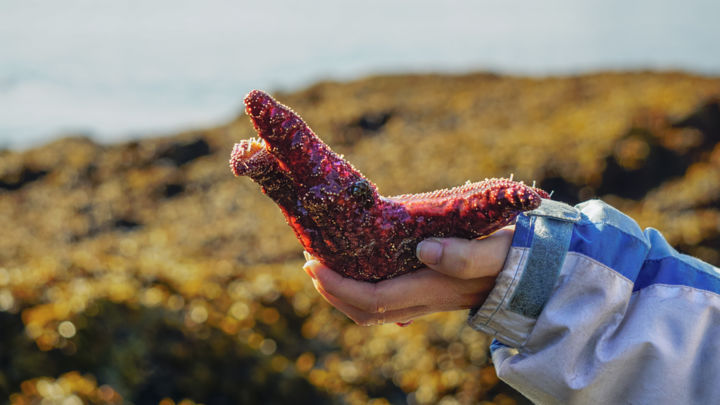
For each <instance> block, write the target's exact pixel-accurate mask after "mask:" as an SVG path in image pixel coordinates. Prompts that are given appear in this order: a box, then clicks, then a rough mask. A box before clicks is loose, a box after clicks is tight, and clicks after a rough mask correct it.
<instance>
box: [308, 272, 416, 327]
mask: <svg viewBox="0 0 720 405" xmlns="http://www.w3.org/2000/svg"><path fill="white" fill-rule="evenodd" d="M313 283H314V284H315V289H316V290H317V291H318V292H319V293H320V295H321V296H322V297H323V298H325V300H326V301H327V302H328V303H329V304H330V305H332V306H334V307H335V308H336V309H338V310H339V311H340V312H342V313H344V314H345V315H347V317H348V318H350V319H352V320H353V321H354V322H355V323H357V324H358V325H363V326H372V325H382V324H385V323H391V322H395V323H403V324H406V323H408V322H409V320H412V319H413V318H416V317H418V316H421V315H425V314H427V313H429V312H430V311H429V308H428V307H422V306H418V307H411V308H403V309H399V310H394V311H383V312H374V313H373V312H366V311H364V310H362V309H360V308H357V307H354V306H352V305H350V304H348V303H347V302H345V301H343V300H341V299H340V298H338V297H335V296H334V295H332V294H330V293H329V292H327V291H325V290H324V289H323V288H322V287H321V286H320V284H319V283H318V282H317V280H313Z"/></svg>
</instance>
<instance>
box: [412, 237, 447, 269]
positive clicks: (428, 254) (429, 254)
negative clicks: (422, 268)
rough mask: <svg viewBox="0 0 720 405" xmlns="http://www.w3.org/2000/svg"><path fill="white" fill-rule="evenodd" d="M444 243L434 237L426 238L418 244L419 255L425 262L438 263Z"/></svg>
mask: <svg viewBox="0 0 720 405" xmlns="http://www.w3.org/2000/svg"><path fill="white" fill-rule="evenodd" d="M442 251H443V245H442V244H441V243H440V242H437V241H434V240H432V239H428V240H424V241H422V242H420V244H418V247H417V252H416V254H417V257H418V259H420V261H422V262H423V263H425V264H438V263H440V257H441V256H442Z"/></svg>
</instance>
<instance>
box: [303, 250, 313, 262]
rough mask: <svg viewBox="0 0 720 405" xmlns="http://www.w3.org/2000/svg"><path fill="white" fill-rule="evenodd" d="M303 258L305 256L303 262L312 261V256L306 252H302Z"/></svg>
mask: <svg viewBox="0 0 720 405" xmlns="http://www.w3.org/2000/svg"><path fill="white" fill-rule="evenodd" d="M303 256H305V260H307V261H310V260H312V256H310V253H308V252H307V250H303Z"/></svg>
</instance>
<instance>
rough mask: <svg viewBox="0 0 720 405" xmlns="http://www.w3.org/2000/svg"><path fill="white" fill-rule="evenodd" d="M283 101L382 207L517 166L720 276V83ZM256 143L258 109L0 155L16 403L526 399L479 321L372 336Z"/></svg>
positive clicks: (664, 81)
mask: <svg viewBox="0 0 720 405" xmlns="http://www.w3.org/2000/svg"><path fill="white" fill-rule="evenodd" d="M242 96H243V95H238V99H240V98H241V97H242ZM274 96H276V98H277V99H278V100H279V101H281V102H283V103H285V104H287V105H290V106H292V107H293V109H294V110H295V111H297V112H298V113H300V115H302V116H303V118H304V119H305V120H306V121H307V122H308V123H309V124H310V125H311V126H312V128H313V129H314V130H315V132H316V133H317V134H318V135H319V136H320V137H321V138H323V139H324V140H325V142H326V143H328V144H329V145H330V146H331V147H332V148H333V149H335V150H336V151H337V152H339V153H342V154H344V155H345V156H346V157H347V158H348V160H350V161H351V162H352V163H353V164H354V165H355V166H356V167H357V168H359V169H360V170H361V171H363V172H364V173H365V174H366V175H367V177H368V178H370V179H372V180H373V181H374V182H376V183H377V184H378V186H379V187H380V190H381V192H382V193H383V194H386V195H393V194H402V193H411V192H420V191H426V190H432V189H436V188H442V187H449V186H454V185H458V184H461V183H464V182H465V181H466V180H477V179H482V178H485V177H493V176H505V177H507V176H509V175H510V174H513V175H514V177H515V179H520V180H524V181H526V182H533V181H535V182H536V183H537V184H538V185H539V186H540V187H542V188H544V189H546V190H552V191H554V194H553V198H554V199H557V200H562V201H566V202H570V203H576V202H579V201H581V200H586V199H589V198H602V199H605V200H606V201H608V202H610V203H612V204H614V205H615V206H616V207H618V208H620V209H621V210H623V211H625V212H627V213H629V214H630V215H631V216H633V217H634V218H635V219H636V220H637V221H638V222H639V223H640V225H641V226H644V227H647V226H652V227H655V228H658V229H660V230H661V231H663V232H664V233H665V235H666V236H667V238H668V240H669V241H670V242H671V243H672V244H673V245H674V246H675V247H677V248H678V249H679V250H681V251H683V252H685V253H688V254H691V255H695V256H698V257H700V258H702V259H704V260H706V261H708V262H710V263H712V264H714V265H720V78H716V77H700V76H693V75H689V74H685V73H679V72H666V73H658V72H630V73H597V74H589V75H583V76H572V77H548V78H521V77H509V76H501V75H495V74H485V73H480V74H470V75H463V76H441V75H404V76H381V77H371V78H367V79H363V80H358V81H354V82H347V83H335V82H323V83H318V84H316V85H314V86H312V87H310V88H307V89H305V90H302V91H298V92H296V93H292V94H278V93H275V94H274ZM253 133H254V132H253V131H252V128H251V127H250V124H249V121H248V119H247V117H245V116H244V115H242V114H240V115H238V117H237V118H236V119H235V120H233V121H232V122H229V123H226V124H224V125H221V126H218V127H215V128H209V129H206V130H198V131H188V132H185V133H181V134H178V135H176V136H171V137H163V138H156V139H146V140H141V141H135V142H127V143H123V144H116V145H99V144H96V143H94V142H92V141H91V140H89V139H84V138H66V139H61V140H58V141H55V142H52V143H49V144H47V145H44V146H42V147H38V148H35V149H31V150H27V151H24V152H12V151H0V224H2V232H0V330H1V331H2V332H0V364H2V365H3V366H2V367H0V396H4V397H8V398H10V402H12V403H16V404H34V403H40V402H39V401H41V400H42V399H43V398H51V399H53V398H54V399H58V398H60V400H62V399H63V398H71V400H73V401H80V402H69V403H97V404H100V403H117V404H120V403H137V404H141V403H142V404H144V403H162V404H164V405H168V404H174V403H184V404H191V403H207V404H214V403H218V404H223V403H228V404H230V403H286V402H288V401H290V400H292V401H293V402H294V403H305V402H306V403H351V404H353V403H374V404H385V403H405V402H412V403H418V404H425V403H428V404H429V403H446V404H456V403H457V404H472V403H478V402H481V401H491V402H495V403H505V404H507V403H515V402H522V401H523V400H522V398H521V397H519V396H518V395H517V394H515V393H514V392H513V391H512V390H511V389H510V388H509V387H507V386H504V385H502V384H499V383H498V381H497V378H496V377H495V375H494V371H493V369H492V367H491V365H490V364H489V363H488V359H487V338H486V337H485V336H482V335H480V334H478V333H477V332H474V331H472V330H470V329H469V328H467V327H465V326H464V314H460V313H458V314H450V315H447V314H440V315H435V316H430V317H427V319H423V320H419V321H416V322H415V323H414V324H413V325H412V326H411V327H407V328H396V327H394V326H392V325H386V326H382V327H377V328H363V327H359V326H356V325H354V324H352V323H351V322H349V321H348V320H347V319H345V318H344V317H343V316H342V315H341V314H339V313H338V312H336V311H334V310H332V309H331V308H330V307H329V306H328V305H327V304H326V303H325V302H324V301H322V299H320V297H319V296H318V295H317V294H316V293H315V291H314V290H313V288H312V285H311V283H310V282H309V280H308V279H306V275H305V273H304V272H302V271H301V270H300V267H301V265H302V261H303V259H302V254H301V247H300V245H299V243H298V242H297V241H296V240H295V236H294V234H293V232H292V231H291V230H290V228H288V227H287V225H286V224H285V223H284V220H283V217H282V215H281V213H280V211H279V210H278V209H277V207H276V206H275V205H274V204H273V203H272V202H271V201H270V200H269V199H268V198H266V197H264V196H263V195H262V194H261V193H260V191H259V189H258V187H257V186H256V185H255V184H253V183H252V182H251V181H250V180H248V179H246V178H241V179H237V178H234V177H233V176H232V174H231V172H230V170H229V168H228V165H227V160H228V157H229V154H230V150H231V149H232V146H233V143H234V142H235V141H237V140H239V139H243V138H248V137H250V136H252V135H253ZM163 401H164V402H163ZM182 401H185V402H182ZM58 403H60V402H58Z"/></svg>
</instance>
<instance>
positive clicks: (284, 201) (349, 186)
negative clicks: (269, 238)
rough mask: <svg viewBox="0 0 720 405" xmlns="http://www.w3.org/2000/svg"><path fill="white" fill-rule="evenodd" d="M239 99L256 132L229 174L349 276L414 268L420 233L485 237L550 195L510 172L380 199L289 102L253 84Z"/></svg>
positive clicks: (378, 276)
mask: <svg viewBox="0 0 720 405" xmlns="http://www.w3.org/2000/svg"><path fill="white" fill-rule="evenodd" d="M244 101H245V106H246V108H245V111H246V112H247V114H248V115H249V116H250V118H251V120H252V123H253V125H254V127H255V130H256V131H257V133H258V135H259V136H260V137H259V138H251V139H248V140H243V141H241V142H240V143H237V144H236V145H235V147H234V148H233V151H232V155H231V158H230V167H231V169H232V170H233V173H234V174H235V175H236V176H249V177H250V178H251V179H252V180H253V181H255V182H256V183H258V184H259V185H260V186H261V188H262V191H263V192H264V193H265V194H266V195H267V196H268V197H270V198H271V199H272V200H274V201H275V202H276V203H277V204H278V205H279V206H280V209H281V210H282V212H283V214H284V215H285V218H286V220H287V222H288V224H289V225H290V226H291V227H292V229H293V230H294V231H295V235H296V236H297V238H298V240H299V241H300V243H301V244H302V246H303V247H304V248H305V250H306V251H307V252H308V253H310V254H311V255H313V256H315V257H316V258H318V259H319V260H320V261H321V262H322V263H323V264H324V265H326V266H328V267H329V268H331V269H333V270H334V271H336V272H338V273H340V274H342V275H343V276H345V277H350V278H353V279H356V280H364V281H372V282H376V281H380V280H384V279H388V278H391V277H395V276H397V275H400V274H404V273H407V272H410V271H413V270H416V269H418V268H421V267H423V265H422V263H421V262H420V261H419V260H418V259H417V258H416V255H415V249H416V247H417V245H418V243H419V242H420V241H422V240H423V239H426V238H429V237H460V238H466V239H473V238H477V237H480V236H484V235H488V234H490V233H492V232H494V231H496V230H498V229H500V228H502V227H503V226H506V225H508V224H509V223H511V222H512V221H513V219H514V218H515V217H516V216H517V215H518V214H519V213H520V212H522V211H526V210H531V209H534V208H537V206H538V205H540V201H541V199H542V198H548V194H547V193H545V192H544V191H543V190H540V189H537V188H534V187H530V186H527V185H525V184H523V183H522V182H515V181H512V180H511V179H485V180H484V181H481V182H477V183H466V184H465V185H462V186H459V187H455V188H452V189H445V190H438V191H432V192H428V193H422V194H405V195H400V196H395V197H383V196H381V195H380V194H379V193H378V189H377V186H376V185H375V184H373V183H372V182H371V181H370V180H368V179H367V178H365V176H363V175H362V174H361V173H360V172H359V171H358V170H357V169H355V168H354V167H353V166H352V165H351V164H350V163H349V162H347V161H346V160H345V159H343V157H341V156H339V155H337V154H336V153H334V152H333V151H332V150H331V149H330V147H328V146H327V145H326V144H325V143H323V141H322V140H320V138H318V137H317V136H316V135H315V134H314V133H313V131H312V130H311V129H310V127H308V126H307V124H305V122H304V121H303V120H302V119H301V118H300V116H298V115H297V114H296V113H295V112H293V111H292V110H291V109H290V108H288V107H286V106H284V105H282V104H280V103H278V102H277V101H275V100H274V99H273V98H272V97H270V96H269V95H267V94H266V93H264V92H262V91H259V90H253V91H251V92H250V93H249V94H248V95H247V96H246V97H245V100H244Z"/></svg>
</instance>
